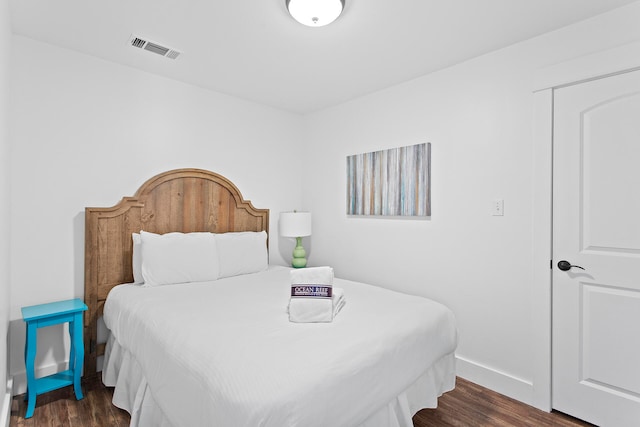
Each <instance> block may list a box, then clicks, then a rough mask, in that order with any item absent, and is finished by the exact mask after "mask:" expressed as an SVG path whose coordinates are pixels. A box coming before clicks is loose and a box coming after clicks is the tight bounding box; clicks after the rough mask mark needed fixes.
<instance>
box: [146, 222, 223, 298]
mask: <svg viewBox="0 0 640 427" xmlns="http://www.w3.org/2000/svg"><path fill="white" fill-rule="evenodd" d="M140 238H141V240H142V277H143V278H144V283H145V285H147V286H158V285H168V284H173V283H188V282H204V281H210V280H217V279H218V275H219V267H218V251H217V247H216V240H215V236H214V234H212V233H206V232H205V233H167V234H162V235H160V234H153V233H147V232H145V231H141V232H140Z"/></svg>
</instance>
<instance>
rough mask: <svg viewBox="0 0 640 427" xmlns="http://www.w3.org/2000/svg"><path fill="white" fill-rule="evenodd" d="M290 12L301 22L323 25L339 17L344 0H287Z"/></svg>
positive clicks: (314, 25) (308, 24)
mask: <svg viewBox="0 0 640 427" xmlns="http://www.w3.org/2000/svg"><path fill="white" fill-rule="evenodd" d="M286 2H287V9H288V10H289V14H290V15H291V16H292V17H293V19H295V20H296V21H298V22H299V23H301V24H304V25H307V26H309V27H322V26H324V25H328V24H331V23H332V22H333V21H335V20H336V19H338V16H340V14H341V13H342V9H343V8H344V0H286Z"/></svg>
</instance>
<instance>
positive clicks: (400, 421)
mask: <svg viewBox="0 0 640 427" xmlns="http://www.w3.org/2000/svg"><path fill="white" fill-rule="evenodd" d="M102 382H103V383H104V384H105V385H106V386H108V387H115V389H114V392H113V404H114V405H115V406H117V407H118V408H121V409H124V410H125V411H127V412H129V414H131V423H130V426H132V427H179V426H173V425H171V424H170V423H169V422H168V421H167V419H166V417H165V416H164V414H163V412H162V408H161V407H160V406H159V405H158V404H156V402H155V401H154V399H153V395H152V392H151V391H150V389H149V386H148V384H147V381H146V379H145V378H144V375H143V374H142V369H141V368H140V366H139V365H138V362H137V361H136V360H135V358H134V357H133V356H132V355H131V353H129V351H127V350H126V349H124V348H123V347H122V346H120V345H119V344H118V342H117V340H115V339H114V338H113V336H112V335H110V336H109V340H108V341H107V346H106V350H105V357H104V365H103V370H102ZM454 387H455V356H454V354H453V353H451V354H448V355H446V356H444V357H442V358H441V359H440V360H438V361H437V362H435V363H434V364H433V365H432V366H431V367H430V368H429V369H428V370H427V372H425V373H424V374H423V375H422V376H421V377H419V378H418V380H417V381H416V382H415V383H413V384H412V385H411V386H409V388H407V389H406V390H405V391H403V392H402V393H400V394H399V395H398V396H396V398H395V399H393V400H392V401H391V402H389V403H388V404H387V405H386V406H384V407H382V408H381V409H380V410H378V411H377V412H375V413H374V414H372V415H371V416H370V417H369V418H367V420H365V421H364V422H363V423H362V424H360V425H359V426H358V427H412V426H413V421H412V418H413V415H415V414H416V412H418V411H419V410H420V409H423V408H436V407H437V405H438V397H440V396H441V395H442V394H443V393H445V392H447V391H450V390H453V388H454Z"/></svg>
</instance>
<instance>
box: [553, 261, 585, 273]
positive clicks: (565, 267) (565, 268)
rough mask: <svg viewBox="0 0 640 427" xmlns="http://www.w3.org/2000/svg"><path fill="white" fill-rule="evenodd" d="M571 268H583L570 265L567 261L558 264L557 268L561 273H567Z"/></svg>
mask: <svg viewBox="0 0 640 427" xmlns="http://www.w3.org/2000/svg"><path fill="white" fill-rule="evenodd" d="M572 267H575V268H579V269H581V270H584V268H582V267H580V266H579V265H571V263H570V262H569V261H565V260H562V261H559V262H558V268H559V269H560V270H562V271H569V270H571V268H572Z"/></svg>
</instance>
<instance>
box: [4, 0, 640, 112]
mask: <svg viewBox="0 0 640 427" xmlns="http://www.w3.org/2000/svg"><path fill="white" fill-rule="evenodd" d="M634 1H635V0H438V1H436V0H395V1H391V0H346V6H345V10H344V12H343V14H342V16H341V17H340V18H338V20H337V21H335V22H334V23H333V24H331V25H328V26H326V27H320V28H311V27H305V26H303V25H301V24H299V23H297V22H296V21H294V20H293V19H292V18H291V17H290V16H289V15H288V13H287V10H286V7H285V0H227V1H223V0H108V1H91V0H89V1H87V0H56V1H51V0H11V19H12V27H13V32H14V34H19V35H23V36H26V37H30V38H33V39H36V40H40V41H44V42H47V43H51V44H53V45H57V46H61V47H65V48H69V49H73V50H76V51H79V52H83V53H86V54H89V55H94V56H96V57H99V58H103V59H106V60H109V61H114V62H117V63H121V64H125V65H128V66H132V67H135V68H139V69H141V70H145V71H148V72H151V73H155V74H158V75H162V76H166V77H169V78H172V79H176V80H180V81H184V82H188V83H191V84H194V85H197V86H201V87H204V88H208V89H211V90H214V91H217V92H222V93H225V94H229V95H233V96H237V97H240V98H244V99H247V100H250V101H254V102H258V103H261V104H265V105H270V106H273V107H276V108H280V109H284V110H287V111H291V112H295V113H302V114H304V113H309V112H313V111H317V110H320V109H323V108H326V107H329V106H333V105H336V104H339V103H342V102H345V101H348V100H350V99H353V98H356V97H359V96H362V95H365V94H368V93H371V92H374V91H377V90H380V89H383V88H386V87H389V86H392V85H394V84H397V83H400V82H403V81H407V80H410V79H413V78H415V77H418V76H421V75H424V74H427V73H429V72H433V71H435V70H438V69H442V68H444V67H447V66H450V65H453V64H455V63H458V62H461V61H464V60H467V59H469V58H473V57H476V56H479V55H482V54H484V53H487V52H490V51H492V50H495V49H498V48H501V47H504V46H508V45H511V44H514V43H517V42H519V41H522V40H525V39H528V38H531V37H534V36H536V35H539V34H542V33H545V32H548V31H551V30H554V29H557V28H560V27H563V26H566V25H569V24H571V23H574V22H578V21H581V20H584V19H587V18H589V17H591V16H594V15H597V14H600V13H603V12H606V11H608V10H612V9H615V8H617V7H620V6H622V5H625V4H628V3H633V2H634ZM131 34H135V35H137V36H140V37H143V38H148V39H149V40H151V41H154V42H157V43H160V44H163V45H166V46H168V47H171V48H173V49H176V50H178V51H180V52H182V54H181V55H180V57H179V58H178V59H176V60H172V59H168V58H165V57H162V56H159V55H155V54H153V53H150V52H147V51H143V50H141V49H136V48H133V47H131V46H130V45H129V43H128V40H129V37H130V36H131Z"/></svg>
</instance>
